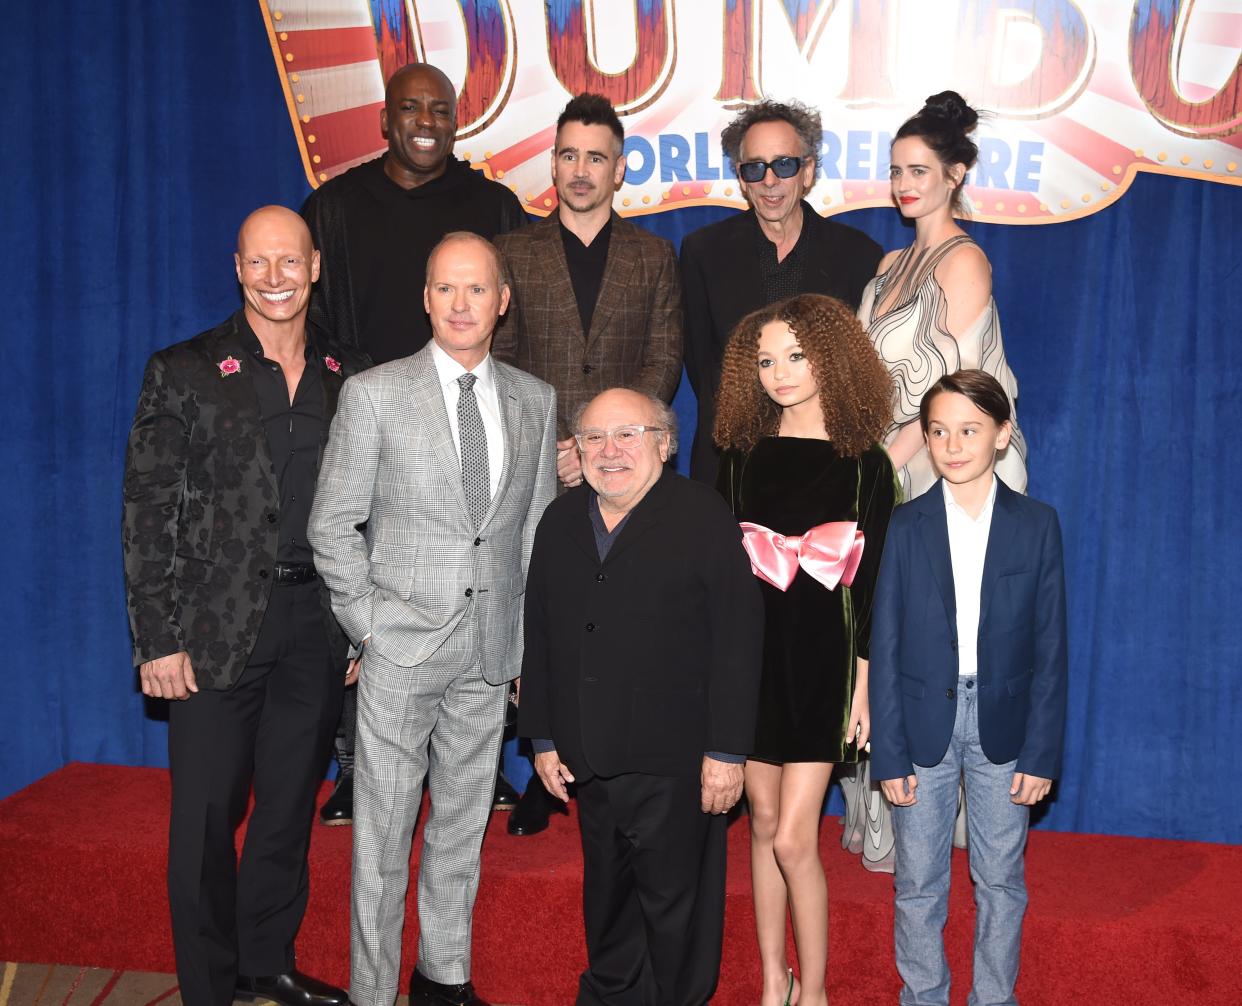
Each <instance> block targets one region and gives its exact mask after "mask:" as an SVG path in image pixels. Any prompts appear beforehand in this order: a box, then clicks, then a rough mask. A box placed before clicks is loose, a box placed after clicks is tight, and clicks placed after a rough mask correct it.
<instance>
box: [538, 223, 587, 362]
mask: <svg viewBox="0 0 1242 1006" xmlns="http://www.w3.org/2000/svg"><path fill="white" fill-rule="evenodd" d="M532 226H534V227H538V228H540V235H539V237H540V242H539V243H540V245H541V254H540V256H539V257H540V259H542V261H544V262H546V263H548V267H547V268H546V269H545V270H543V271H542V276H543V279H544V282H546V283H547V284H548V286H549V287H550V294H551V296H550V298H549V301H550V303H552V304H555V305H556V311H557V314H558V315H559V316H560V324H561V328H562V330H563V331H566V332H568V333H570V334H571V335H573V334H574V333H576V334H577V336H578V338H579V339H581V340H583V341H584V342H585V341H586V336H585V335H584V334H583V332H582V316H581V315H580V314H578V300H577V298H576V297H575V296H574V285H573V283H571V282H570V281H569V262H568V261H567V260H566V258H565V245H564V244H563V243H562V241H561V224H560V220H559V218H558V217H557V215H556V214H555V213H551V214H549V215H548V216H547V217H545V218H544V219H543V220H542V221H540V222H539V223H537V224H533V225H532Z"/></svg>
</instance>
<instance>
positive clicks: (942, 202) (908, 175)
mask: <svg viewBox="0 0 1242 1006" xmlns="http://www.w3.org/2000/svg"><path fill="white" fill-rule="evenodd" d="M965 175H966V166H965V165H964V164H951V165H949V166H948V167H947V168H946V167H945V165H943V164H941V163H940V158H939V157H938V156H937V155H936V152H935V151H934V150H932V149H931V147H929V146H928V145H927V144H926V143H924V142H923V141H922V140H921V139H920V138H919V137H917V136H907V137H904V138H903V139H900V140H897V141H896V142H895V143H894V144H893V149H892V153H891V154H890V156H889V169H888V178H889V184H890V185H891V186H892V191H893V201H894V202H895V203H896V204H897V208H898V209H900V210H901V215H902V216H903V217H906V218H907V219H909V220H915V219H918V218H919V217H926V216H931V215H935V214H938V213H942V214H951V213H952V203H953V193H954V191H955V190H956V189H957V187H958V186H959V185H960V184H961V181H962V179H963V178H964V177H965Z"/></svg>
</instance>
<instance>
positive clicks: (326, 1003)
mask: <svg viewBox="0 0 1242 1006" xmlns="http://www.w3.org/2000/svg"><path fill="white" fill-rule="evenodd" d="M234 995H235V996H236V997H237V998H238V999H241V1000H243V1001H244V1002H254V1001H255V1000H256V999H270V1000H271V1001H272V1002H274V1003H279V1004H280V1006H348V1003H349V996H348V995H347V994H346V992H345V990H344V989H338V988H337V987H336V986H335V985H329V984H327V983H326V982H321V981H319V980H318V979H316V978H312V977H311V976H310V975H304V974H302V972H300V971H286V972H285V973H284V974H283V975H271V976H270V977H267V978H246V977H244V976H242V975H238V976H237V989H236V991H235V992H234Z"/></svg>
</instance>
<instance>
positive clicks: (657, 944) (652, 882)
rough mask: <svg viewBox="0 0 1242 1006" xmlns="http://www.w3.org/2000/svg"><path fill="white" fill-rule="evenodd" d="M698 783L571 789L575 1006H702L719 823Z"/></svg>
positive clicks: (627, 779) (720, 887)
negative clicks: (579, 947)
mask: <svg viewBox="0 0 1242 1006" xmlns="http://www.w3.org/2000/svg"><path fill="white" fill-rule="evenodd" d="M700 791H701V782H700V779H699V776H698V775H697V774H696V775H693V776H676V777H668V776H651V775H639V774H626V775H620V776H613V777H612V778H608V779H604V778H600V777H599V776H596V777H594V778H592V779H590V780H589V781H587V782H584V783H579V785H578V823H579V827H580V829H581V832H582V859H583V877H582V914H583V917H584V920H585V923H586V942H587V960H588V964H587V970H586V971H585V972H584V973H583V975H582V977H581V979H580V980H579V982H578V999H577V1002H578V1004H579V1006H605V1004H606V1006H700V1004H702V1003H706V1002H708V1001H709V1000H710V999H711V997H712V994H713V993H714V992H715V991H716V982H717V979H718V977H719V973H720V952H721V942H722V940H723V938H724V899H725V839H726V832H725V829H726V826H727V825H726V821H725V817H724V815H716V816H713V815H710V814H704V813H703V811H702V810H701V809H700V807H699V801H700Z"/></svg>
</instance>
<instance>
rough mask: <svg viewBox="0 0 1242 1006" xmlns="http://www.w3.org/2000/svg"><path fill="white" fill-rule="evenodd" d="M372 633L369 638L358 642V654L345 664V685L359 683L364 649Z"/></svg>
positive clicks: (368, 635)
mask: <svg viewBox="0 0 1242 1006" xmlns="http://www.w3.org/2000/svg"><path fill="white" fill-rule="evenodd" d="M370 638H371V635H370V633H368V634H367V638H366V639H364V640H363V641H362V642H361V643H359V644H358V655H357V656H356V657H354V659H353V660H351V661H350V662H349V663H348V664H346V665H345V687H346V688H348V687H349V686H350V685H354V684H357V683H358V675H359V674H361V673H362V651H363V650H365V649H366V646H367V639H370Z"/></svg>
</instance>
